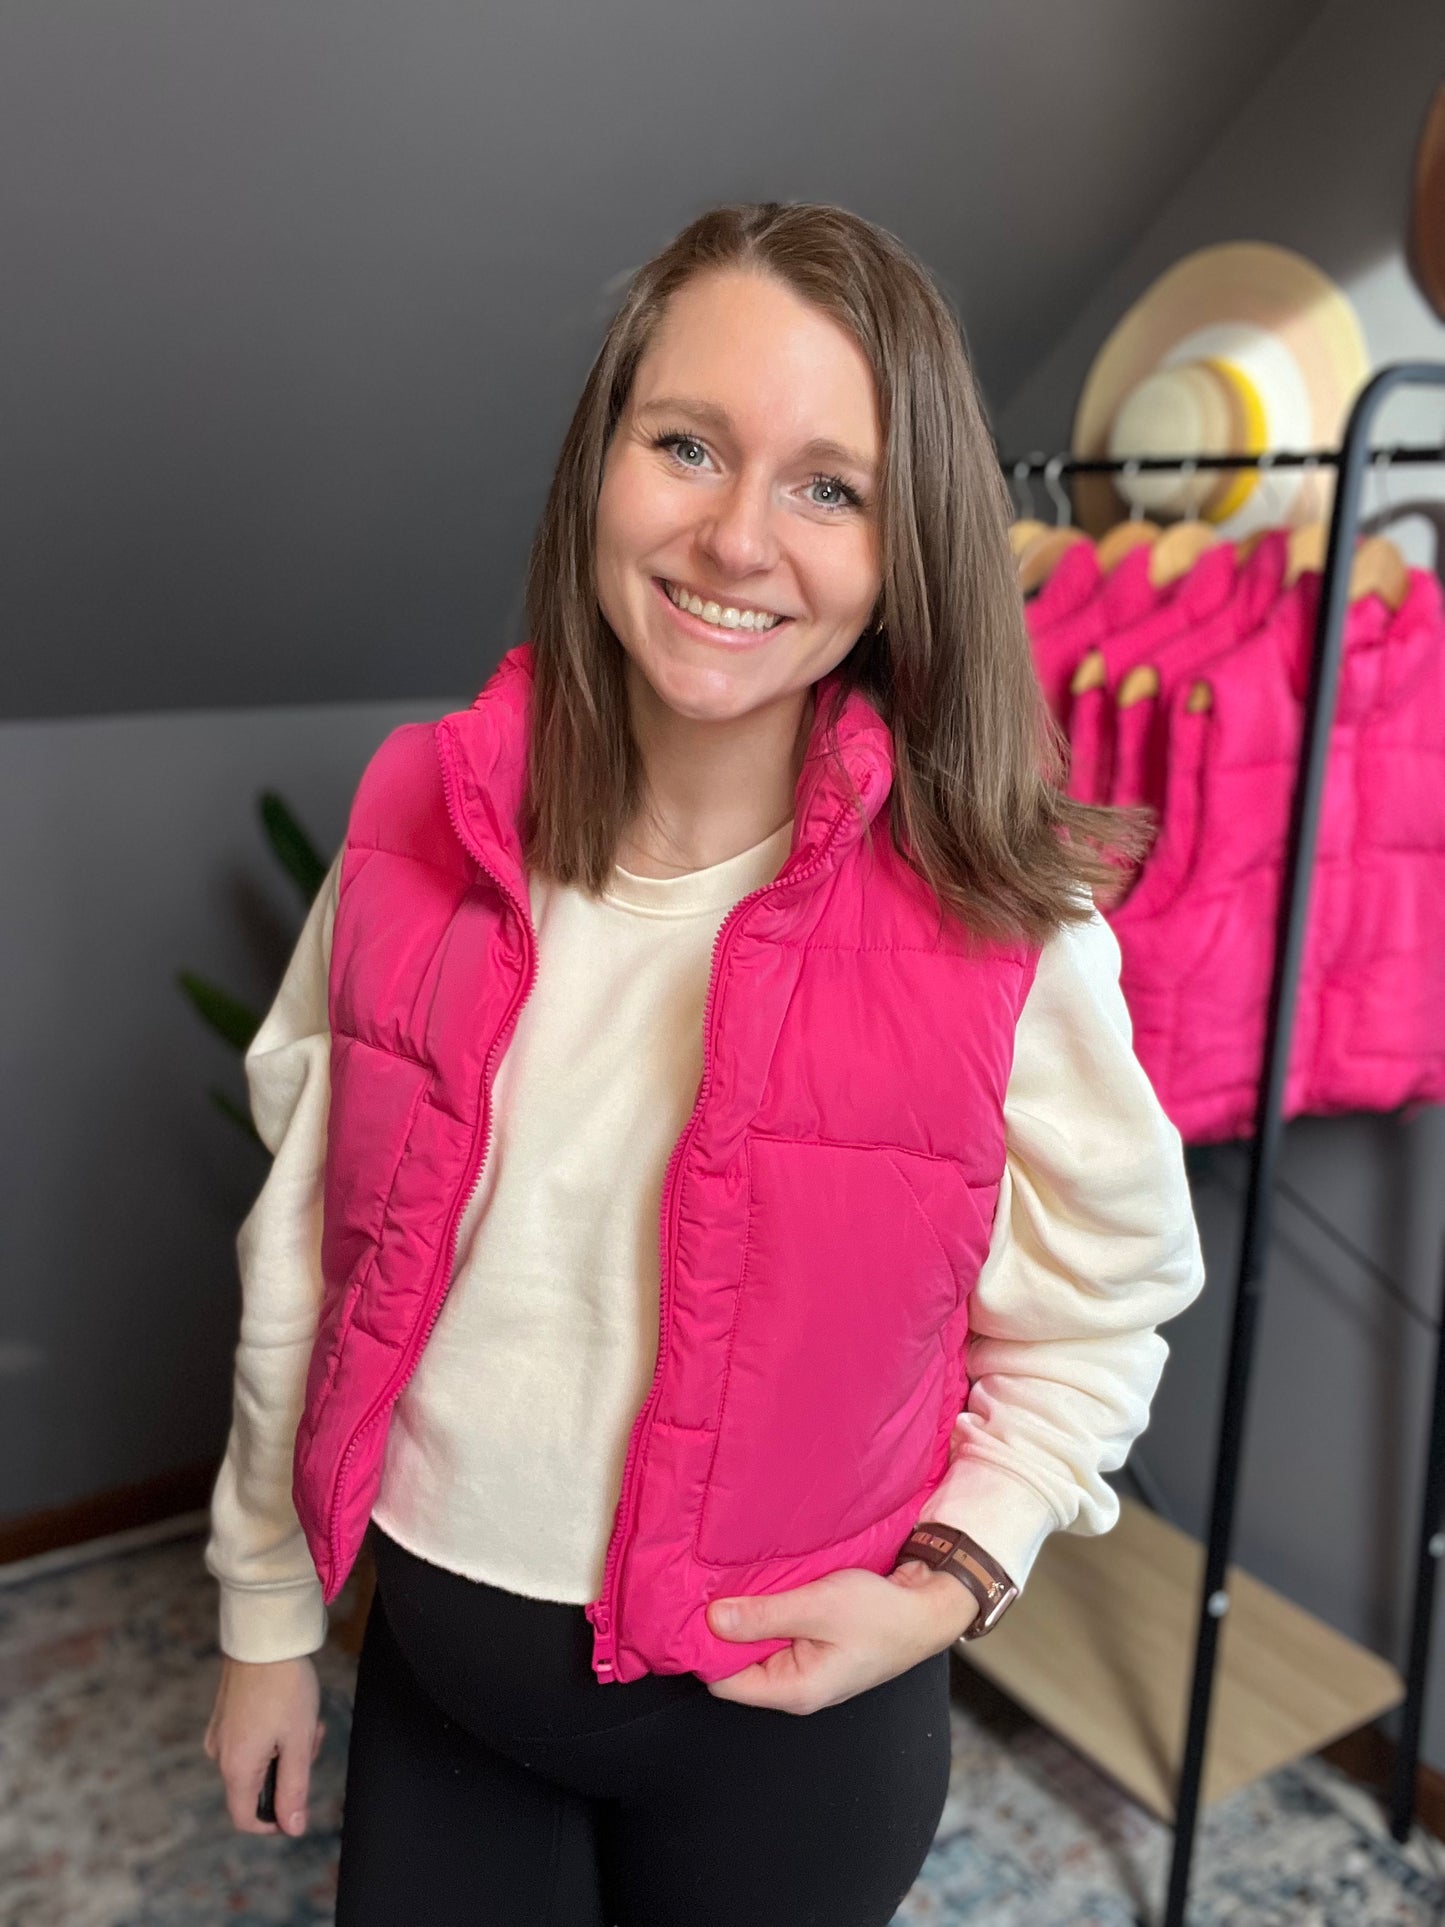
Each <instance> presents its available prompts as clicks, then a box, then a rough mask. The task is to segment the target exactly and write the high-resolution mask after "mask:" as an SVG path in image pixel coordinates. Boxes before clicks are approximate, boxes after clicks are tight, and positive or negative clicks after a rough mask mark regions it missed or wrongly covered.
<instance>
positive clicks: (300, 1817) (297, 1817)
mask: <svg viewBox="0 0 1445 1927" xmlns="http://www.w3.org/2000/svg"><path fill="white" fill-rule="evenodd" d="M291 1831H292V1832H293V1833H304V1832H305V1831H306V1809H305V1808H304V1807H303V1808H301V1810H300V1811H299V1812H297V1813H293V1814H292V1815H291Z"/></svg>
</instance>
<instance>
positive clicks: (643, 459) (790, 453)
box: [596, 269, 882, 862]
mask: <svg viewBox="0 0 1445 1927" xmlns="http://www.w3.org/2000/svg"><path fill="white" fill-rule="evenodd" d="M679 396H691V397H693V399H692V400H690V401H689V400H680V399H679ZM668 424H681V425H680V426H669V425H668ZM820 425H821V426H822V427H824V428H826V429H827V430H828V434H827V435H826V436H824V435H820V434H819V433H818V432H817V431H818V428H819V426H820ZM844 445H849V446H851V447H852V448H854V449H855V450H856V452H855V453H854V454H853V455H852V456H851V458H849V459H847V460H846V461H843V460H842V452H843V446H844ZM820 446H821V447H822V448H825V449H827V450H828V451H829V452H830V454H831V455H832V458H833V459H834V460H835V461H839V463H840V466H845V467H847V468H848V470H849V472H850V475H851V477H852V478H853V479H851V480H846V481H845V480H844V478H843V477H842V476H840V475H837V474H828V473H819V469H818V463H819V460H820V459H821V458H820V456H819V454H818V450H819V448H820ZM880 446H881V426H880V423H879V421H878V404H877V394H876V390H875V387H874V382H873V376H872V371H871V370H870V368H869V366H868V362H867V358H866V357H865V356H864V354H863V353H862V351H861V349H860V348H859V347H858V345H857V343H856V341H855V340H854V339H853V337H852V336H851V335H850V334H849V333H848V332H847V331H846V330H845V329H844V328H841V327H840V326H839V325H838V323H837V322H835V321H834V320H833V319H832V318H831V317H830V316H829V315H827V314H824V313H822V312H821V311H820V310H819V309H817V308H816V307H814V306H813V304H812V303H811V302H807V301H804V300H802V299H801V298H800V297H799V296H798V295H796V294H795V293H794V292H793V291H792V290H791V289H790V288H788V287H787V286H785V285H784V284H782V283H781V282H779V281H777V280H775V279H774V278H773V277H771V276H770V275H766V274H759V273H757V272H747V271H738V270H727V269H723V270H713V271H711V272H708V273H704V274H699V275H697V276H696V277H695V278H694V279H693V280H692V281H690V282H688V283H686V284H685V285H684V286H683V287H682V288H680V289H679V290H678V291H677V293H676V294H674V296H673V297H672V300H671V301H670V302H669V303H668V306H667V311H666V313H665V314H664V316H663V319H662V321H661V324H660V325H659V327H658V328H657V330H656V331H655V333H654V334H653V337H652V339H651V341H650V342H649V344H648V348H647V352H646V353H645V354H644V355H643V357H642V359H641V361H640V363H639V365H638V368H637V373H636V375H635V376H634V378H633V383H632V390H631V393H630V395H629V397H628V402H627V406H626V409H625V410H624V413H623V416H622V419H621V420H620V421H619V423H618V425H617V427H616V429H615V430H614V432H613V436H612V440H611V442H610V444H609V446H608V450H607V459H606V463H605V465H604V468H603V475H602V487H601V491H600V494H599V496H598V502H597V530H596V569H597V600H598V604H599V606H600V608H601V610H602V613H603V615H604V616H605V618H606V620H607V622H608V624H609V626H610V627H611V630H612V632H613V634H614V635H615V636H616V637H617V639H618V641H619V642H620V643H621V645H622V648H623V650H624V651H625V653H626V657H627V665H626V676H627V685H628V693H629V706H630V710H631V714H632V718H633V722H634V726H635V727H637V726H640V727H641V728H642V730H643V731H644V733H646V732H647V731H648V729H649V726H650V724H651V726H652V727H653V728H654V729H655V727H656V725H657V724H658V723H662V725H663V727H665V728H666V729H667V730H668V732H669V733H670V734H680V733H681V732H679V730H678V724H677V722H676V721H674V720H673V719H674V718H686V719H688V721H689V722H690V723H691V724H693V725H694V727H693V728H692V729H689V730H688V731H687V732H686V734H687V735H689V736H691V737H694V738H695V737H696V736H697V735H698V734H699V733H702V734H704V735H705V738H706V740H708V741H709V742H711V743H714V744H716V745H718V746H719V747H721V746H722V744H723V743H724V741H725V740H726V739H727V738H731V739H732V741H733V743H734V744H735V745H742V744H744V743H755V744H757V745H758V750H759V754H760V756H761V757H762V758H763V759H765V761H766V763H767V764H768V765H771V766H772V768H773V771H774V776H775V781H774V783H764V784H763V785H762V786H761V794H758V795H757V802H756V807H757V809H758V811H759V812H760V818H759V821H758V822H757V823H756V824H755V825H752V826H750V825H748V824H746V823H740V824H737V825H734V826H733V832H734V833H735V834H736V835H738V836H741V837H743V838H744V839H745V841H744V844H743V847H746V842H747V841H755V840H756V838H748V837H747V831H748V829H749V827H756V828H757V829H758V831H759V833H760V834H761V833H762V832H763V831H764V830H766V829H767V828H768V827H769V824H768V822H767V821H766V820H765V819H766V818H767V817H768V814H769V812H770V811H771V812H772V820H773V821H774V822H775V821H776V820H777V818H778V816H779V815H780V814H783V813H785V812H786V808H787V805H788V804H789V802H790V801H791V796H792V788H793V781H795V780H796V774H797V772H796V770H795V769H794V770H792V771H791V772H790V771H789V770H788V768H787V766H786V764H783V765H782V766H781V767H780V766H779V764H778V759H777V758H776V756H774V755H773V754H772V750H773V748H774V745H775V742H776V740H777V739H778V734H780V733H781V732H782V731H784V730H786V731H787V732H788V733H789V734H792V733H794V732H796V730H797V727H798V723H799V720H800V717H801V716H802V715H803V714H804V713H805V698H806V695H807V692H808V690H809V689H810V688H811V687H812V685H813V684H814V683H816V682H818V681H820V680H821V678H822V677H823V676H825V675H826V674H827V673H828V672H829V671H830V670H832V669H834V668H835V667H836V666H837V664H838V663H839V662H841V660H842V659H843V657H844V656H845V655H847V653H848V651H849V650H850V649H851V648H852V647H853V645H854V643H855V642H856V641H857V639H858V637H859V634H860V633H861V632H862V630H863V628H864V627H865V625H866V623H867V621H868V618H869V612H870V610H871V609H872V608H873V607H874V605H875V604H876V602H877V600H878V594H879V591H880V589H881V587H882V574H881V570H880V565H879V555H878V524H877V520H876V517H875V516H874V514H873V512H872V509H871V507H870V506H869V505H868V503H867V502H866V501H865V497H864V490H865V489H867V490H868V492H869V494H870V495H871V492H872V477H873V475H874V474H875V472H876V469H877V464H878V460H879V449H880ZM668 586H671V587H672V588H673V589H674V591H675V593H676V595H677V596H679V597H685V598H686V601H685V602H683V603H682V604H681V606H679V601H678V600H675V599H674V597H672V596H669V595H668V594H667V593H666V590H667V587H668ZM660 590H661V591H662V593H661V594H659V591H660ZM745 616H746V620H745ZM759 617H761V620H762V627H761V629H760V628H759V627H758V620H759ZM659 705H661V706H662V709H663V710H665V711H667V712H670V715H669V716H668V717H667V718H666V720H665V721H664V718H663V716H662V713H661V711H660V710H659V707H658V706H659ZM772 715H776V717H777V724H778V733H777V734H775V732H774V730H773V729H772V728H770V727H769V726H768V722H769V719H770V717H771V716H772ZM644 753H645V752H644ZM743 753H744V754H745V755H746V753H747V752H746V750H744V752H743ZM749 760H751V759H749ZM759 773H760V774H761V772H759ZM790 778H791V780H790ZM777 780H782V781H783V782H785V783H786V794H779V793H778V791H777V788H776V781H777ZM754 793H755V794H757V792H756V791H755V792H754ZM662 827H663V826H662V825H659V824H657V823H653V824H652V825H651V829H652V833H653V835H654V836H656V835H657V834H658V832H659V830H660V829H662ZM623 847H624V849H626V850H629V851H632V850H633V844H632V840H631V835H630V834H625V835H624V842H623ZM633 854H634V858H635V855H636V853H635V851H634V852H633ZM679 854H681V855H688V854H691V855H692V856H694V857H697V858H699V860H700V861H703V862H706V861H708V860H710V856H711V853H710V852H707V851H697V850H693V851H692V852H687V851H682V852H679ZM722 854H726V852H725V851H724V852H722ZM622 860H623V861H626V860H628V859H627V858H623V859H622Z"/></svg>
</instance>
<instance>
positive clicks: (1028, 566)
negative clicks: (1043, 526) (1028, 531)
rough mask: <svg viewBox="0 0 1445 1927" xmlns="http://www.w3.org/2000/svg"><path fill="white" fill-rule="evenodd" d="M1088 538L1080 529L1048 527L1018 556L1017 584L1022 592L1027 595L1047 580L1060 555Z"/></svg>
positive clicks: (1065, 553) (1063, 554)
mask: <svg viewBox="0 0 1445 1927" xmlns="http://www.w3.org/2000/svg"><path fill="white" fill-rule="evenodd" d="M1088 539H1089V538H1088V536H1087V535H1085V534H1084V532H1083V530H1082V529H1075V528H1065V529H1050V530H1049V532H1048V534H1047V535H1041V536H1040V537H1039V538H1038V540H1037V541H1036V542H1031V543H1030V544H1029V546H1028V547H1027V548H1026V549H1025V550H1024V552H1023V554H1022V555H1021V556H1020V557H1019V558H1018V565H1019V584H1020V586H1021V588H1022V589H1023V591H1024V594H1025V595H1028V594H1029V593H1030V591H1031V590H1034V589H1037V588H1039V587H1040V585H1041V584H1043V583H1045V582H1047V581H1048V579H1049V577H1050V576H1051V575H1052V574H1053V572H1054V570H1055V568H1056V567H1057V565H1058V563H1059V561H1060V559H1061V557H1063V556H1065V555H1067V554H1068V552H1069V550H1070V549H1074V548H1077V547H1078V545H1079V544H1080V543H1081V542H1087V541H1088Z"/></svg>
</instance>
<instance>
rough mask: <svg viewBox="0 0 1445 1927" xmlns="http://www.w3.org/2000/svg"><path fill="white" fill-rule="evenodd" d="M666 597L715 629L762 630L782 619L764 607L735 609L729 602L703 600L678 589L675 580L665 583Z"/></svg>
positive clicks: (774, 626) (774, 627) (775, 625)
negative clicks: (724, 603)
mask: <svg viewBox="0 0 1445 1927" xmlns="http://www.w3.org/2000/svg"><path fill="white" fill-rule="evenodd" d="M666 586H667V594H668V599H669V600H670V601H672V602H675V603H676V604H677V606H678V608H679V609H686V610H687V612H688V614H689V615H694V616H701V617H702V619H703V621H704V622H710V623H712V625H713V626H714V628H717V629H751V630H756V631H764V630H768V629H776V627H777V626H778V624H779V623H780V622H781V621H782V619H783V618H782V617H781V616H774V615H769V614H768V612H767V611H766V610H765V609H735V608H734V607H733V606H732V604H731V603H728V604H726V605H723V604H722V603H718V602H704V601H703V599H702V597H701V596H695V595H689V594H688V592H687V590H686V589H679V588H678V586H677V584H676V583H675V582H669V583H668V584H667V585H666Z"/></svg>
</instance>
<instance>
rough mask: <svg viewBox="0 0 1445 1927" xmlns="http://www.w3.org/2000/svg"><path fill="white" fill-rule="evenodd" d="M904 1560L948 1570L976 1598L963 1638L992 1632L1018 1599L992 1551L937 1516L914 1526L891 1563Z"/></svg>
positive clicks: (1010, 1580) (939, 1569) (896, 1565)
mask: <svg viewBox="0 0 1445 1927" xmlns="http://www.w3.org/2000/svg"><path fill="white" fill-rule="evenodd" d="M905 1559H921V1560H922V1561H923V1563H924V1565H926V1566H932V1567H933V1568H934V1570H935V1571H938V1572H951V1573H952V1574H953V1576H954V1578H955V1579H957V1580H959V1581H960V1582H961V1583H962V1584H963V1585H965V1586H967V1588H968V1590H969V1591H970V1592H971V1593H972V1594H973V1596H974V1598H975V1599H976V1600H977V1601H978V1612H977V1614H976V1615H975V1617H974V1618H973V1620H972V1621H971V1622H970V1624H969V1625H968V1626H967V1627H966V1629H965V1630H964V1633H963V1635H962V1637H963V1638H964V1639H981V1638H982V1637H983V1635H984V1634H985V1633H988V1632H992V1631H993V1629H994V1627H995V1626H996V1625H997V1624H998V1622H999V1620H1000V1619H1001V1618H1002V1617H1003V1615H1004V1612H1005V1611H1006V1609H1007V1608H1008V1607H1009V1606H1011V1605H1012V1604H1013V1602H1014V1600H1015V1599H1017V1598H1018V1592H1019V1589H1018V1587H1017V1586H1016V1585H1015V1584H1014V1582H1013V1580H1012V1579H1010V1578H1009V1576H1008V1574H1007V1573H1006V1572H1005V1571H1004V1569H1003V1567H1002V1566H1001V1565H1000V1564H999V1563H998V1561H997V1559H995V1558H994V1557H993V1556H992V1554H990V1553H987V1552H985V1551H984V1549H983V1547H982V1546H981V1545H980V1544H979V1543H978V1541H977V1540H976V1539H973V1538H970V1536H969V1535H968V1533H966V1532H964V1531H963V1530H962V1528H961V1527H959V1526H947V1525H944V1524H943V1523H942V1522H941V1521H940V1520H937V1519H924V1520H922V1521H921V1522H920V1523H919V1524H918V1525H916V1526H915V1527H914V1528H913V1530H912V1532H910V1533H909V1535H908V1537H907V1538H906V1539H905V1540H904V1542H903V1544H902V1546H901V1547H900V1548H899V1552H898V1557H897V1558H896V1559H895V1560H894V1562H893V1566H894V1570H895V1571H896V1570H897V1569H898V1567H899V1566H901V1565H902V1564H903V1562H904V1560H905Z"/></svg>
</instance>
